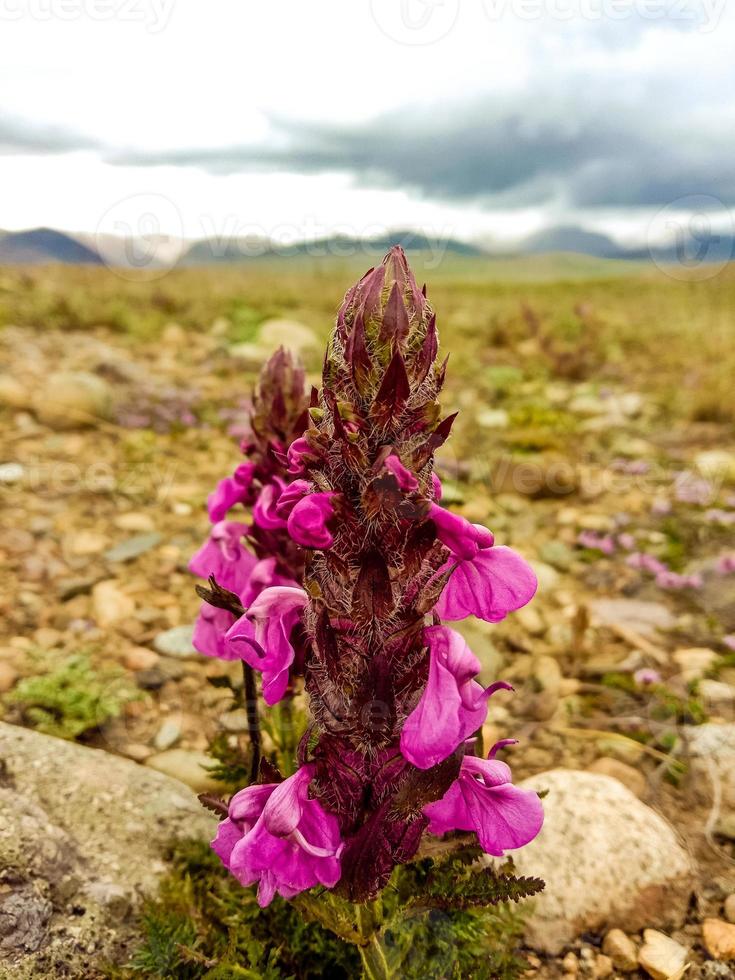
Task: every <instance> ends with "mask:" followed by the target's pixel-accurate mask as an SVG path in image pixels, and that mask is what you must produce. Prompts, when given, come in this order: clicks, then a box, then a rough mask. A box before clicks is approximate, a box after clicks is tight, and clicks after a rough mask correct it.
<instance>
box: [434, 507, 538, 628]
mask: <svg viewBox="0 0 735 980" xmlns="http://www.w3.org/2000/svg"><path fill="white" fill-rule="evenodd" d="M445 515H446V516H445ZM429 517H430V518H431V519H432V520H433V521H434V523H435V524H436V527H437V536H438V537H439V539H440V541H441V542H442V543H443V544H445V545H446V546H447V547H448V548H449V549H450V551H452V552H453V554H454V555H455V557H456V559H458V560H457V563H456V565H455V567H454V570H453V571H452V573H451V575H450V577H449V581H448V582H447V584H446V585H445V586H444V591H443V592H442V594H441V596H440V597H439V601H438V602H437V604H436V607H435V612H436V613H437V615H438V616H439V617H440V618H441V619H450V620H454V619H465V618H466V617H467V616H477V617H478V618H479V619H484V620H485V621H486V622H488V623H497V622H499V621H500V620H501V619H504V618H505V617H506V616H507V615H508V613H509V612H514V611H515V610H516V609H520V608H521V606H525V605H526V603H527V602H530V600H531V599H532V598H533V596H534V594H535V592H536V588H537V585H538V583H537V581H536V575H535V573H534V571H533V569H532V568H531V566H530V565H528V564H527V563H526V562H525V561H524V560H523V559H522V558H521V556H520V555H517V554H516V553H515V551H511V549H510V548H496V547H494V538H493V535H492V534H491V533H490V531H488V530H487V528H484V527H482V526H481V525H479V524H470V523H469V521H466V520H465V519H464V518H463V517H458V516H457V515H456V514H450V513H449V511H446V510H444V509H443V508H442V507H438V506H437V505H436V504H432V505H431V507H430V509H429ZM451 566H452V561H451V560H450V561H448V562H447V563H446V564H445V565H443V566H442V568H440V569H439V573H440V574H441V573H442V572H444V571H446V570H447V569H449V568H450V567H451Z"/></svg>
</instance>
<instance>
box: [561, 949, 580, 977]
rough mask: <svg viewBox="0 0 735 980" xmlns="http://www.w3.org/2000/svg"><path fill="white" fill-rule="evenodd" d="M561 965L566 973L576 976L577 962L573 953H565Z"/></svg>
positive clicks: (577, 970)
mask: <svg viewBox="0 0 735 980" xmlns="http://www.w3.org/2000/svg"><path fill="white" fill-rule="evenodd" d="M561 965H562V969H563V970H564V971H565V972H566V973H571V974H572V975H573V976H576V975H577V973H578V972H579V960H578V959H577V957H576V955H575V954H574V953H567V955H566V956H565V957H564V959H563V960H562V961H561Z"/></svg>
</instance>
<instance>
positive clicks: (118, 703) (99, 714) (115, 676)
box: [3, 654, 141, 739]
mask: <svg viewBox="0 0 735 980" xmlns="http://www.w3.org/2000/svg"><path fill="white" fill-rule="evenodd" d="M140 697H141V694H140V692H139V691H138V690H137V689H136V688H134V687H133V686H131V685H130V684H129V683H128V682H127V681H126V679H125V675H124V674H123V672H122V671H119V670H115V669H114V668H105V669H102V670H98V669H96V668H94V667H93V666H92V663H91V661H90V659H89V657H88V656H87V655H86V654H77V655H75V656H72V657H67V658H66V659H64V660H61V661H60V662H58V663H56V664H55V665H54V666H53V667H52V668H51V669H50V670H48V671H47V672H46V673H43V674H40V675H38V676H36V677H27V678H25V679H24V680H22V681H20V683H19V684H17V685H16V687H15V689H14V690H13V691H11V692H10V694H7V695H5V697H4V699H3V700H4V703H5V704H7V705H9V706H15V707H16V708H17V709H18V710H19V713H20V720H21V721H22V722H23V723H24V724H26V725H28V726H30V727H31V728H35V729H36V730H37V731H39V732H43V733H44V734H45V735H55V736H56V737H57V738H68V739H75V738H78V737H79V736H80V735H83V734H84V733H85V732H88V731H90V730H92V729H94V728H100V727H101V726H102V725H104V724H105V723H106V722H108V721H110V720H111V719H112V718H117V717H118V715H119V714H120V712H121V711H122V709H123V706H124V705H125V704H126V703H127V702H129V701H134V700H136V699H138V698H140Z"/></svg>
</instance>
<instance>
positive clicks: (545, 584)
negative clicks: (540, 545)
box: [530, 561, 559, 593]
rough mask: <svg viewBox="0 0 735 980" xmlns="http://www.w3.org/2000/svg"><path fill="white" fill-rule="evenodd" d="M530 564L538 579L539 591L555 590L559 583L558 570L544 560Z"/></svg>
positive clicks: (549, 591)
mask: <svg viewBox="0 0 735 980" xmlns="http://www.w3.org/2000/svg"><path fill="white" fill-rule="evenodd" d="M530 564H531V567H532V568H533V570H534V572H535V573H536V578H537V579H538V589H539V592H540V593H544V592H548V593H551V592H553V590H554V589H555V588H556V586H557V585H558V584H559V573H558V572H557V570H556V569H555V568H552V567H551V565H548V564H547V563H546V562H543V561H532V562H531V563H530Z"/></svg>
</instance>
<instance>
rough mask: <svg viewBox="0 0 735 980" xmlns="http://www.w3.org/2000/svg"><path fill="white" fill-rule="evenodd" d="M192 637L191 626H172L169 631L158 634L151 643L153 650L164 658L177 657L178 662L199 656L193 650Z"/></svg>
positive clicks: (192, 629)
mask: <svg viewBox="0 0 735 980" xmlns="http://www.w3.org/2000/svg"><path fill="white" fill-rule="evenodd" d="M193 635H194V627H193V625H187V626H174V627H172V628H171V629H170V630H165V632H163V633H159V634H158V636H157V637H156V638H155V639H154V641H153V648H154V649H155V650H157V651H158V653H162V654H163V655H164V657H178V658H179V659H180V660H189V659H190V658H191V657H198V656H200V654H199V653H197V651H196V650H195V649H194V644H193V643H192V637H193Z"/></svg>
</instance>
